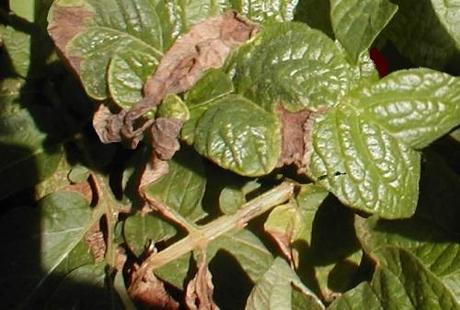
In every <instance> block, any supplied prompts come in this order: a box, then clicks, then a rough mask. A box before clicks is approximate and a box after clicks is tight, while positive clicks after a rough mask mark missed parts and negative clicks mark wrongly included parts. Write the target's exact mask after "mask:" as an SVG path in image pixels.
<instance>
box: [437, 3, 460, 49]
mask: <svg viewBox="0 0 460 310" xmlns="http://www.w3.org/2000/svg"><path fill="white" fill-rule="evenodd" d="M431 4H432V5H433V10H434V11H435V13H436V15H437V16H438V18H439V21H440V22H441V24H442V25H443V26H444V29H446V31H447V32H448V33H449V35H450V37H451V38H452V40H454V42H455V46H456V47H457V49H459V48H460V23H459V22H460V17H459V15H458V13H459V10H460V6H459V4H458V2H457V1H455V0H443V1H441V0H431Z"/></svg>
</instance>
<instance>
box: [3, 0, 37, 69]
mask: <svg viewBox="0 0 460 310" xmlns="http://www.w3.org/2000/svg"><path fill="white" fill-rule="evenodd" d="M30 3H32V4H33V2H32V1H30ZM0 35H1V37H2V43H3V44H2V45H3V46H4V47H5V50H6V52H7V53H8V56H9V60H10V61H11V64H12V66H13V69H14V71H15V72H16V73H17V74H19V75H20V76H21V77H26V76H27V73H28V72H29V67H30V56H31V55H30V49H31V40H30V35H29V34H27V33H24V32H20V31H17V30H15V29H14V28H13V27H11V26H7V27H1V28H0Z"/></svg>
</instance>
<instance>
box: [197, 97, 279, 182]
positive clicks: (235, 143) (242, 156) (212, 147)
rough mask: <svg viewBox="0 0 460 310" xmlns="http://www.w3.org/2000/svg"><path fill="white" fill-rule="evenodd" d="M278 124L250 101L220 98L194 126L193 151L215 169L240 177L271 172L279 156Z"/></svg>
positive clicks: (270, 115)
mask: <svg viewBox="0 0 460 310" xmlns="http://www.w3.org/2000/svg"><path fill="white" fill-rule="evenodd" d="M280 131H281V128H280V124H279V121H278V120H277V119H276V118H275V116H273V115H272V114H269V113H267V112H265V111H264V110H262V109H261V108H260V107H258V106H256V105H255V104H254V103H252V102H251V101H249V100H247V99H245V98H243V97H239V96H234V95H229V96H226V97H224V98H221V99H219V100H218V102H216V103H215V104H214V105H213V106H212V107H211V108H209V109H208V110H207V111H206V113H205V114H204V115H203V116H202V117H201V119H200V120H199V122H198V125H197V128H196V132H195V144H194V147H195V149H196V150H197V151H198V152H199V153H200V154H202V155H203V156H206V157H207V158H209V159H211V160H212V161H214V162H216V163H217V164H218V165H219V166H221V167H223V168H226V169H229V170H232V171H234V172H237V173H239V174H242V175H247V176H257V175H263V174H267V173H269V172H270V171H272V170H273V169H274V168H275V166H276V164H277V162H278V158H279V156H280V153H281V141H280V140H281V133H280Z"/></svg>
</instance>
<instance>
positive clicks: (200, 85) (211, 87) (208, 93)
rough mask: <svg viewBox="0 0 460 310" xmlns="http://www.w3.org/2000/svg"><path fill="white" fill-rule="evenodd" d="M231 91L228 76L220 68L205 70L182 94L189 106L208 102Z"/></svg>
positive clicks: (230, 82)
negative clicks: (190, 87)
mask: <svg viewBox="0 0 460 310" xmlns="http://www.w3.org/2000/svg"><path fill="white" fill-rule="evenodd" d="M231 92H233V84H232V80H231V79H230V77H229V76H228V75H227V74H226V73H225V72H223V71H222V70H220V69H212V70H209V71H207V72H206V73H205V74H204V75H203V77H202V78H201V79H199V80H198V82H197V83H196V84H195V85H194V86H193V87H192V89H190V90H189V91H188V92H186V93H185V95H184V100H185V102H186V103H187V105H188V106H189V107H191V108H192V107H193V106H195V105H201V104H205V103H208V102H209V101H212V100H216V99H218V98H220V97H223V96H225V95H228V94H230V93H231Z"/></svg>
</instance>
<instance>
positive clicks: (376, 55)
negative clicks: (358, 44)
mask: <svg viewBox="0 0 460 310" xmlns="http://www.w3.org/2000/svg"><path fill="white" fill-rule="evenodd" d="M369 57H370V58H371V59H372V61H373V62H374V64H375V67H376V68H377V71H378V72H379V75H380V77H384V76H385V75H387V74H388V73H389V72H388V61H387V59H386V58H385V56H383V55H382V53H380V51H379V50H378V49H377V48H375V47H373V48H371V49H370V50H369Z"/></svg>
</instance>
